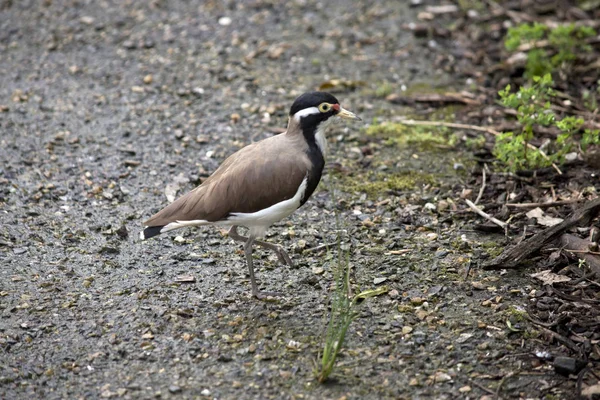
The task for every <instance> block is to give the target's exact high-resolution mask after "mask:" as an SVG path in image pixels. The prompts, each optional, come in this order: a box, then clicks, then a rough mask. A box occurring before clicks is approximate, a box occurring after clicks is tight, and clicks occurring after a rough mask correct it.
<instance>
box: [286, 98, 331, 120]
mask: <svg viewBox="0 0 600 400" xmlns="http://www.w3.org/2000/svg"><path fill="white" fill-rule="evenodd" d="M334 104H337V105H338V107H339V105H340V102H339V101H338V99H336V98H335V97H334V96H333V95H331V94H329V93H327V92H308V93H304V94H303V95H301V96H300V97H298V98H297V99H296V100H295V101H294V104H292V108H290V116H293V115H295V114H297V113H298V112H299V111H302V110H310V111H315V110H312V109H313V108H316V109H317V110H316V112H319V113H320V114H323V115H322V116H323V117H325V116H326V117H327V118H329V117H331V116H332V115H333V113H334V111H335V109H334V108H333V105H334ZM319 107H320V108H319ZM308 112H309V111H307V113H308ZM316 112H315V114H316ZM327 118H324V119H327Z"/></svg>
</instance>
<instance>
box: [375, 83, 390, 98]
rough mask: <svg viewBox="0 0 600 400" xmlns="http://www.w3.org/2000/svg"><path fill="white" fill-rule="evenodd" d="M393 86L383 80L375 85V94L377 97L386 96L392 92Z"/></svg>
mask: <svg viewBox="0 0 600 400" xmlns="http://www.w3.org/2000/svg"><path fill="white" fill-rule="evenodd" d="M392 90H393V87H392V85H391V84H390V83H389V82H387V81H386V82H383V83H382V84H380V85H379V86H377V89H375V96H377V97H380V98H381V97H386V96H388V95H389V94H390V93H392Z"/></svg>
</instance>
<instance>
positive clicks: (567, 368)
mask: <svg viewBox="0 0 600 400" xmlns="http://www.w3.org/2000/svg"><path fill="white" fill-rule="evenodd" d="M585 365H586V363H585V362H583V361H581V360H578V359H576V358H572V357H556V358H555V359H554V371H556V373H557V374H561V375H564V376H569V375H574V374H577V373H579V371H581V369H582V368H583V367H585Z"/></svg>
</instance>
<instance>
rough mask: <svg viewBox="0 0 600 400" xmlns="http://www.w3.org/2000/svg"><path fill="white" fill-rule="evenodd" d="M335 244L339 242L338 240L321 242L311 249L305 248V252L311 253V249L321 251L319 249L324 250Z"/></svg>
mask: <svg viewBox="0 0 600 400" xmlns="http://www.w3.org/2000/svg"><path fill="white" fill-rule="evenodd" d="M334 244H337V242H333V243H324V244H321V245H319V246H315V247H311V248H310V249H304V251H303V253H309V252H311V251H319V250H323V249H326V248H328V247H331V246H333V245H334Z"/></svg>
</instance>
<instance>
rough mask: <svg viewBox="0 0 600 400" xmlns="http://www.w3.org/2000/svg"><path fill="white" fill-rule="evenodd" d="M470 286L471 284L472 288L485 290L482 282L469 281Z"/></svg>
mask: <svg viewBox="0 0 600 400" xmlns="http://www.w3.org/2000/svg"><path fill="white" fill-rule="evenodd" d="M471 286H473V289H477V290H485V285H484V284H483V283H482V282H477V281H473V282H471Z"/></svg>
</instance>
